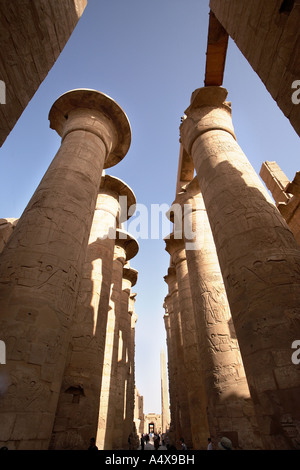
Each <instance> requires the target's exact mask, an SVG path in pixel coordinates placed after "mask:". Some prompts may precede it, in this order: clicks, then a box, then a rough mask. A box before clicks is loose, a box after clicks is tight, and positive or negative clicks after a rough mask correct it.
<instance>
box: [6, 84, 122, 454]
mask: <svg viewBox="0 0 300 470" xmlns="http://www.w3.org/2000/svg"><path fill="white" fill-rule="evenodd" d="M49 120H50V127H51V128H53V129H55V130H56V131H57V132H58V134H59V135H60V136H61V137H62V141H61V146H60V148H59V150H58V152H57V154H56V156H55V158H54V160H53V161H52V163H51V165H50V166H49V168H48V170H47V171H46V173H45V175H44V177H43V179H42V181H41V183H40V185H39V186H38V188H37V190H36V191H35V193H34V195H33V197H32V198H31V200H30V202H29V204H28V205H27V208H26V209H25V211H24V213H23V214H22V216H21V218H20V220H19V221H18V223H17V225H16V227H15V229H14V232H13V234H12V236H11V237H10V239H9V241H8V243H7V245H6V246H5V248H4V249H3V252H2V253H1V257H0V327H1V332H2V333H1V339H2V340H4V341H5V343H6V345H7V364H6V365H5V366H2V369H1V376H2V380H4V381H5V383H7V390H6V393H5V395H4V396H3V397H2V398H1V405H0V407H1V413H2V417H1V423H3V424H2V425H1V428H2V436H3V437H2V438H1V437H0V439H1V440H2V441H5V442H7V443H10V448H13V447H14V448H16V449H28V448H29V449H47V448H48V445H49V441H50V437H51V433H52V427H53V422H54V417H55V412H56V406H57V400H58V396H59V392H60V388H61V381H62V376H63V372H64V368H65V363H66V357H67V354H68V345H69V337H70V327H71V325H72V318H73V312H74V308H75V302H76V297H77V294H78V287H79V279H80V274H81V269H82V266H83V263H84V257H85V252H86V247H87V243H88V237H89V232H90V228H91V224H92V219H93V212H94V208H95V205H96V199H97V194H98V189H99V185H100V179H101V175H102V170H103V168H104V167H109V166H113V165H114V164H116V163H118V162H119V161H120V160H121V159H122V158H123V157H124V155H125V154H126V152H127V151H128V148H129V145H130V138H131V137H130V136H131V132H130V126H129V123H128V120H127V117H126V115H125V114H124V112H123V111H122V109H121V108H120V107H119V105H117V103H115V101H113V100H112V99H111V98H109V97H108V96H106V95H104V94H102V93H100V92H97V91H94V90H73V91H70V92H67V93H65V94H64V95H62V96H61V97H60V98H59V99H58V100H57V101H56V102H55V103H54V105H53V106H52V108H51V110H50V114H49Z"/></svg>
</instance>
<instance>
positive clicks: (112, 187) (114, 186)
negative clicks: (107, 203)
mask: <svg viewBox="0 0 300 470" xmlns="http://www.w3.org/2000/svg"><path fill="white" fill-rule="evenodd" d="M106 191H108V192H112V193H115V197H116V198H118V197H119V196H125V197H126V198H127V199H126V216H125V214H123V212H124V209H125V208H123V207H121V211H122V214H121V216H120V218H121V221H122V222H125V220H128V219H129V217H131V215H130V214H129V208H130V207H131V206H133V205H135V204H136V197H135V194H134V192H133V190H132V189H131V188H130V186H128V185H127V184H126V183H125V182H124V181H122V180H121V179H120V178H116V177H115V176H111V175H102V177H101V182H100V188H99V192H100V193H101V192H106Z"/></svg>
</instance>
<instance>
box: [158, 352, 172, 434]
mask: <svg viewBox="0 0 300 470" xmlns="http://www.w3.org/2000/svg"><path fill="white" fill-rule="evenodd" d="M160 379H161V432H162V433H165V432H166V431H167V430H168V429H169V427H170V405H169V393H168V379H167V365H166V355H165V351H164V349H162V350H161V352H160Z"/></svg>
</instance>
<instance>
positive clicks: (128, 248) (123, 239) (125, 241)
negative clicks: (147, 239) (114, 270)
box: [115, 228, 139, 261]
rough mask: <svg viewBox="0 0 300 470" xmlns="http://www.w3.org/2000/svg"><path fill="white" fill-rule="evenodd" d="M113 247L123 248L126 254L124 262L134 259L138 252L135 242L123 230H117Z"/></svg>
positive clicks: (137, 245)
mask: <svg viewBox="0 0 300 470" xmlns="http://www.w3.org/2000/svg"><path fill="white" fill-rule="evenodd" d="M115 246H117V247H120V248H123V250H124V251H125V254H126V261H129V260H131V259H132V258H134V257H135V256H136V255H137V253H138V251H139V244H138V242H137V240H136V239H135V238H134V237H133V236H132V235H130V234H129V233H128V232H126V231H125V230H122V229H119V228H117V230H116V241H115Z"/></svg>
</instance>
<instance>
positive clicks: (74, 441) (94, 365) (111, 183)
mask: <svg viewBox="0 0 300 470" xmlns="http://www.w3.org/2000/svg"><path fill="white" fill-rule="evenodd" d="M120 197H124V198H125V200H126V208H125V207H124V209H125V212H126V214H125V213H124V214H122V218H123V219H124V220H125V218H127V214H128V210H129V207H130V206H131V205H133V204H135V203H136V198H135V195H134V193H133V191H132V190H131V189H130V188H129V186H127V185H126V184H125V183H124V182H123V181H122V180H120V179H119V178H115V177H113V176H110V175H104V176H102V178H101V184H100V188H99V194H98V198H97V203H96V208H95V212H94V218H93V223H92V227H91V231H90V238H89V244H88V247H87V251H86V257H85V262H84V265H83V269H82V277H81V283H80V288H79V294H78V299H77V303H76V309H75V314H74V322H73V325H72V331H71V340H70V345H69V349H70V352H69V359H68V362H67V365H66V368H65V372H64V376H63V381H62V386H61V391H60V397H59V401H58V406H57V411H56V419H55V423H54V427H53V435H52V439H51V448H52V449H56V450H57V449H67V450H71V449H81V450H85V449H86V448H87V446H88V445H89V441H90V438H91V437H93V436H96V433H97V426H98V413H99V400H100V389H101V379H102V369H103V356H104V346H105V331H106V322H107V312H108V304H109V294H110V285H111V276H112V269H113V256H114V246H115V238H116V227H117V225H118V223H119V222H118V221H119V218H120V212H121V209H122V207H120ZM123 212H124V211H123ZM70 395H71V397H73V398H72V401H70Z"/></svg>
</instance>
